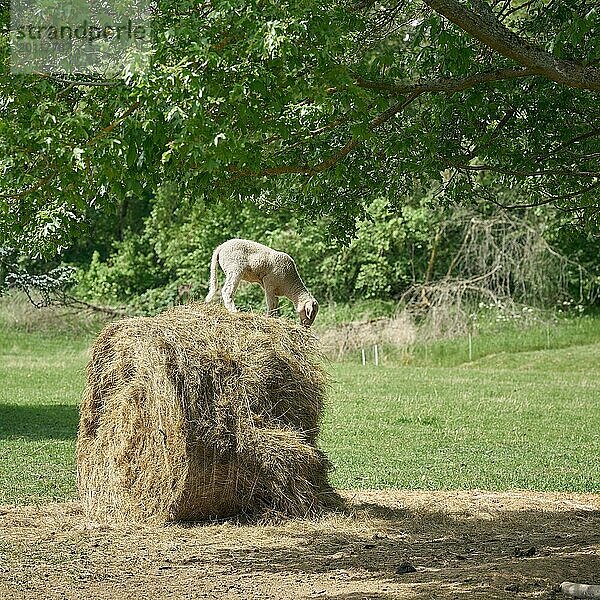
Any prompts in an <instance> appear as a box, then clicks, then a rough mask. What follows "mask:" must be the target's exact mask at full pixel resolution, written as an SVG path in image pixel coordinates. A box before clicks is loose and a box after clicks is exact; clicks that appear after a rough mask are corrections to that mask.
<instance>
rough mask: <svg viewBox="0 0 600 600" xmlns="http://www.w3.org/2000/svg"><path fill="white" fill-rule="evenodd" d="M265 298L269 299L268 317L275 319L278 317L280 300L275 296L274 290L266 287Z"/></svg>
mask: <svg viewBox="0 0 600 600" xmlns="http://www.w3.org/2000/svg"><path fill="white" fill-rule="evenodd" d="M265 298H266V299H267V315H268V316H269V317H275V316H276V315H277V308H278V307H279V298H278V297H277V296H276V295H275V293H274V292H273V290H272V289H271V288H269V287H267V286H266V285H265Z"/></svg>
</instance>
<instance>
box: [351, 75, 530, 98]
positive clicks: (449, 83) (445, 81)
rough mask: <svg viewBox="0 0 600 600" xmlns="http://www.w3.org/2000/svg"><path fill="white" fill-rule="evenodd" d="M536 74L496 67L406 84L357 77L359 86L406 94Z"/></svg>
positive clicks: (457, 88) (453, 91)
mask: <svg viewBox="0 0 600 600" xmlns="http://www.w3.org/2000/svg"><path fill="white" fill-rule="evenodd" d="M534 75H537V73H536V72H535V71H534V70H532V69H496V70H494V71H484V72H482V73H475V74H473V75H469V76H468V77H463V78H462V79H449V78H442V79H433V80H431V81H422V82H416V83H406V84H401V83H387V82H384V81H370V80H368V79H363V78H362V77H360V76H358V75H355V78H356V85H358V87H361V88H366V89H370V90H379V91H382V92H389V93H391V94H394V95H402V96H404V95H406V94H415V93H418V94H424V93H436V92H445V93H446V94H456V93H457V92H463V91H465V90H468V89H470V88H472V87H474V86H476V85H479V84H481V83H491V82H494V81H504V80H507V79H517V78H522V77H532V76H534Z"/></svg>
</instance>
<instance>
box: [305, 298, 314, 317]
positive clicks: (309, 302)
mask: <svg viewBox="0 0 600 600" xmlns="http://www.w3.org/2000/svg"><path fill="white" fill-rule="evenodd" d="M304 312H305V313H306V318H307V319H310V318H311V317H312V314H313V303H312V300H307V301H306V302H305V303H304Z"/></svg>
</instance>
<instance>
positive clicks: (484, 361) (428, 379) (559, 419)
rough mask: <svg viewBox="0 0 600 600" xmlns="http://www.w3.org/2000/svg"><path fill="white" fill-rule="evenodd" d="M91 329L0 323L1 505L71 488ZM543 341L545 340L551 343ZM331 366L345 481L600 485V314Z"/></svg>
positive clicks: (329, 423)
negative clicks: (374, 361)
mask: <svg viewBox="0 0 600 600" xmlns="http://www.w3.org/2000/svg"><path fill="white" fill-rule="evenodd" d="M91 339H92V338H91V336H90V334H89V333H88V334H73V333H69V332H64V331H63V332H62V333H54V334H51V333H48V332H45V333H40V332H31V331H29V332H28V331H24V330H22V329H21V330H18V329H15V328H14V327H13V326H11V327H7V326H6V325H5V326H4V327H0V504H2V503H37V502H46V501H49V500H54V499H65V498H73V497H74V495H75V477H74V472H75V469H74V458H73V455H74V446H75V436H76V431H77V421H78V414H77V404H78V402H79V399H80V397H81V393H82V390H83V386H84V365H85V362H86V359H87V353H86V352H87V348H88V345H89V343H90V340H91ZM548 346H550V347H549V348H548ZM465 348H466V340H464V339H463V340H455V341H452V342H444V343H439V344H434V345H429V346H428V347H417V348H413V349H412V351H411V354H410V355H408V354H406V353H404V354H399V355H397V356H388V357H387V359H386V361H385V364H384V365H382V366H379V367H375V366H374V365H367V366H364V367H363V366H362V365H361V364H360V361H359V360H358V358H357V357H355V358H356V360H352V359H351V360H347V361H346V362H343V363H332V364H331V365H330V371H331V375H332V379H333V384H332V390H331V398H330V402H329V406H328V410H327V412H326V417H325V422H324V427H323V435H322V445H323V447H324V448H325V450H326V451H327V453H328V454H329V456H330V457H331V459H332V462H333V463H334V465H335V467H336V470H335V472H334V474H333V482H334V484H335V485H336V486H338V487H343V488H411V489H472V488H480V489H493V490H508V489H515V488H521V489H531V490H556V491H560V490H564V491H581V492H583V491H587V492H600V460H599V457H600V378H599V377H598V365H599V364H600V319H598V318H585V319H575V320H564V321H561V322H560V323H558V324H555V325H554V326H553V328H552V335H549V334H548V330H547V328H545V327H542V328H537V329H535V328H534V329H531V330H528V331H520V330H519V328H518V327H517V326H513V327H512V328H510V327H508V326H507V327H506V328H505V329H504V330H503V331H502V332H496V333H495V334H493V333H488V334H486V335H483V336H479V337H477V338H475V339H474V340H473V349H472V350H473V354H472V356H473V361H472V362H467V361H466V350H465Z"/></svg>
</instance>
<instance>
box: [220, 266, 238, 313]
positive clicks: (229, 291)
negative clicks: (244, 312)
mask: <svg viewBox="0 0 600 600" xmlns="http://www.w3.org/2000/svg"><path fill="white" fill-rule="evenodd" d="M241 279H242V273H241V271H229V272H228V273H227V274H226V275H225V283H224V284H223V289H222V290H221V296H222V297H223V303H224V304H225V308H226V309H227V310H228V311H229V312H237V308H236V307H235V304H234V302H233V296H234V294H235V292H236V290H237V288H238V285H239V284H240V280H241Z"/></svg>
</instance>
